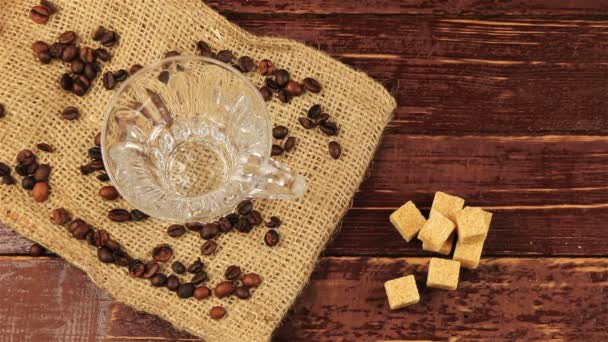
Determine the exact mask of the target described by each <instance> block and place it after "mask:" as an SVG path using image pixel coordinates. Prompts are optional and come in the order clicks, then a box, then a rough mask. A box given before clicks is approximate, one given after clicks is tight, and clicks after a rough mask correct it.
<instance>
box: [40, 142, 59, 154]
mask: <svg viewBox="0 0 608 342" xmlns="http://www.w3.org/2000/svg"><path fill="white" fill-rule="evenodd" d="M36 148H37V149H39V150H40V151H43V152H48V153H53V152H54V151H55V149H54V148H53V146H51V145H49V144H47V143H38V144H36Z"/></svg>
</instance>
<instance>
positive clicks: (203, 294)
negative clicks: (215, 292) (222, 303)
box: [194, 286, 211, 300]
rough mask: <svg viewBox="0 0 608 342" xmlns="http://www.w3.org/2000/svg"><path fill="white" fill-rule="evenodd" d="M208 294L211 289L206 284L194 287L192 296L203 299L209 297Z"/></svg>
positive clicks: (209, 294)
mask: <svg viewBox="0 0 608 342" xmlns="http://www.w3.org/2000/svg"><path fill="white" fill-rule="evenodd" d="M209 296H211V289H209V288H208V287H207V286H201V287H197V288H196V289H194V298H196V299H197V300H203V299H205V298H209Z"/></svg>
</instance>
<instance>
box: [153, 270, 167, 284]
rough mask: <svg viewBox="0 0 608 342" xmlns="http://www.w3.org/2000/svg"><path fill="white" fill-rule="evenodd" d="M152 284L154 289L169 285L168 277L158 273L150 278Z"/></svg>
mask: <svg viewBox="0 0 608 342" xmlns="http://www.w3.org/2000/svg"><path fill="white" fill-rule="evenodd" d="M150 284H152V286H154V287H162V286H165V284H167V276H166V275H164V274H162V273H156V274H155V275H154V276H152V277H151V278H150Z"/></svg>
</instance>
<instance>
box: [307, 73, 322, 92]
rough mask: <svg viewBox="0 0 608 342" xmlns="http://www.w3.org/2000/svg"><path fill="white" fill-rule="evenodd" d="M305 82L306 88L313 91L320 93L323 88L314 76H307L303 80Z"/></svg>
mask: <svg viewBox="0 0 608 342" xmlns="http://www.w3.org/2000/svg"><path fill="white" fill-rule="evenodd" d="M303 84H304V88H306V90H308V91H309V92H311V93H319V92H320V91H321V89H322V87H321V84H320V83H319V81H317V80H315V79H314V78H310V77H307V78H305V79H304V81H303Z"/></svg>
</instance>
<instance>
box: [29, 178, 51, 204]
mask: <svg viewBox="0 0 608 342" xmlns="http://www.w3.org/2000/svg"><path fill="white" fill-rule="evenodd" d="M49 192H50V188H49V185H48V183H46V182H40V183H36V184H35V185H34V188H33V189H32V197H34V200H35V201H36V202H44V201H46V200H47V199H48V198H49Z"/></svg>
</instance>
